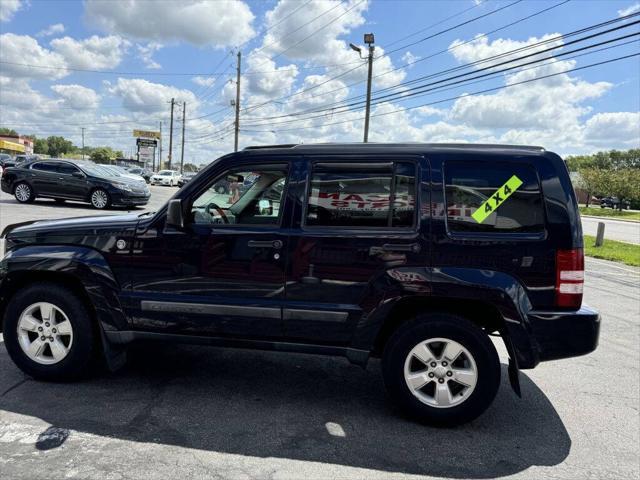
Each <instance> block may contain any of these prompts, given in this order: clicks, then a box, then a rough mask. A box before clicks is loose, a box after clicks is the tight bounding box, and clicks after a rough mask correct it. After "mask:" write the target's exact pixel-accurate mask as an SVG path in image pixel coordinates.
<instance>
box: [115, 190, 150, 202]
mask: <svg viewBox="0 0 640 480" xmlns="http://www.w3.org/2000/svg"><path fill="white" fill-rule="evenodd" d="M150 198H151V194H147V195H136V194H131V193H127V192H117V193H112V194H111V203H113V204H114V205H146V204H147V203H149V199H150Z"/></svg>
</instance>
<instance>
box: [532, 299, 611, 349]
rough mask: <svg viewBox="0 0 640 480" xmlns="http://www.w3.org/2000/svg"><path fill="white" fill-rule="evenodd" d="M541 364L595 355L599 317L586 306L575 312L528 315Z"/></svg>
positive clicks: (533, 313)
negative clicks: (589, 354)
mask: <svg viewBox="0 0 640 480" xmlns="http://www.w3.org/2000/svg"><path fill="white" fill-rule="evenodd" d="M527 319H528V320H529V325H530V327H531V332H532V333H533V340H534V342H535V347H534V348H535V349H536V350H537V353H538V361H541V362H544V361H548V360H558V359H561V358H569V357H578V356H580V355H586V354H587V353H591V352H593V351H594V350H595V349H596V347H597V346H598V339H599V336H600V314H599V313H598V312H597V311H595V310H593V309H591V308H589V307H587V306H583V307H582V308H581V309H580V310H578V311H575V312H529V314H528V315H527Z"/></svg>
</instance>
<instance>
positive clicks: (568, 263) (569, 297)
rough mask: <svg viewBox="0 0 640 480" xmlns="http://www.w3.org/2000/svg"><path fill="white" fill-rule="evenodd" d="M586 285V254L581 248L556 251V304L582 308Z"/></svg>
mask: <svg viewBox="0 0 640 480" xmlns="http://www.w3.org/2000/svg"><path fill="white" fill-rule="evenodd" d="M583 286H584V254H583V252H582V249H581V248H575V249H573V250H558V251H557V252H556V306H558V307H567V308H576V309H578V308H580V306H581V305H582V288H583Z"/></svg>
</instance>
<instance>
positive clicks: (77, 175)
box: [71, 171, 85, 178]
mask: <svg viewBox="0 0 640 480" xmlns="http://www.w3.org/2000/svg"><path fill="white" fill-rule="evenodd" d="M71 176H72V177H76V178H85V175H84V173H82V172H78V171H75V172H73V173H72V174H71Z"/></svg>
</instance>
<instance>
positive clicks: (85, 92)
mask: <svg viewBox="0 0 640 480" xmlns="http://www.w3.org/2000/svg"><path fill="white" fill-rule="evenodd" d="M51 90H53V91H54V92H56V93H57V94H58V95H59V96H60V97H61V98H62V99H63V100H64V102H63V103H64V106H65V107H69V108H73V109H78V110H83V109H94V108H97V107H98V105H99V104H100V96H99V95H98V94H97V93H96V92H95V90H93V89H91V88H87V87H83V86H82V85H75V84H74V85H52V86H51Z"/></svg>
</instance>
